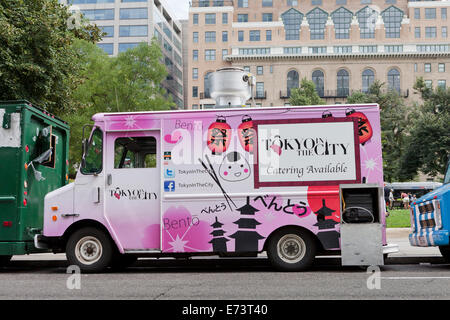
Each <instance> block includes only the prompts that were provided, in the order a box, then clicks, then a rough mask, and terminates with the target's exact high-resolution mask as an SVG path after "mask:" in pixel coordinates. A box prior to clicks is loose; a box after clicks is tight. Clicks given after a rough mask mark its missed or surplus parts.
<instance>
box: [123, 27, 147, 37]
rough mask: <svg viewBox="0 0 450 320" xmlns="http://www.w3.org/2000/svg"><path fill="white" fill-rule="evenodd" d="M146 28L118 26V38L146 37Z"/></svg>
mask: <svg viewBox="0 0 450 320" xmlns="http://www.w3.org/2000/svg"><path fill="white" fill-rule="evenodd" d="M147 35H148V26H120V27H119V36H121V37H146V36H147Z"/></svg>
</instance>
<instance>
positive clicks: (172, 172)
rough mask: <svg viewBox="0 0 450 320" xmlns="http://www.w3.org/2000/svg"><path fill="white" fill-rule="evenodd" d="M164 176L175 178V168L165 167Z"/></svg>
mask: <svg viewBox="0 0 450 320" xmlns="http://www.w3.org/2000/svg"><path fill="white" fill-rule="evenodd" d="M164 178H175V170H173V169H165V170H164Z"/></svg>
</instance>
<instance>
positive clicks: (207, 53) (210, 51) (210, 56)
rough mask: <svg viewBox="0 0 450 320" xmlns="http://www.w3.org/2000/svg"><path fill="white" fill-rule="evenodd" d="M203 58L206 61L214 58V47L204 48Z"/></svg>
mask: <svg viewBox="0 0 450 320" xmlns="http://www.w3.org/2000/svg"><path fill="white" fill-rule="evenodd" d="M205 60H206V61H214V60H216V50H214V49H207V50H205Z"/></svg>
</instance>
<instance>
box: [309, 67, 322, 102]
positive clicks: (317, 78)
mask: <svg viewBox="0 0 450 320" xmlns="http://www.w3.org/2000/svg"><path fill="white" fill-rule="evenodd" d="M324 78H325V77H324V75H323V72H322V71H321V70H316V71H314V72H313V73H312V81H313V82H314V85H315V86H316V92H317V94H318V95H319V97H323V96H324V89H325V85H324V84H325V81H324Z"/></svg>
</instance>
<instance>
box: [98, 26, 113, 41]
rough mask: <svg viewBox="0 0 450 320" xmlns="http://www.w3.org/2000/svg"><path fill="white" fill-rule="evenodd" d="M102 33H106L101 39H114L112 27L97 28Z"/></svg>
mask: <svg viewBox="0 0 450 320" xmlns="http://www.w3.org/2000/svg"><path fill="white" fill-rule="evenodd" d="M98 27H99V28H100V30H102V32H104V33H106V34H105V35H104V36H103V38H111V37H114V26H98Z"/></svg>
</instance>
